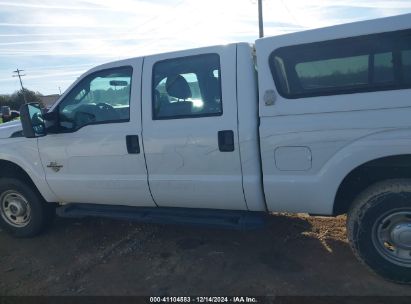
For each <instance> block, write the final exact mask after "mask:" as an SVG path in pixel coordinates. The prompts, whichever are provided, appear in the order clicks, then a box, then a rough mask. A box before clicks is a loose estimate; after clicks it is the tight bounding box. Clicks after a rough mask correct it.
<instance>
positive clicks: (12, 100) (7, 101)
mask: <svg viewBox="0 0 411 304" xmlns="http://www.w3.org/2000/svg"><path fill="white" fill-rule="evenodd" d="M23 93H24V96H23ZM41 95H42V94H41V93H40V92H34V91H30V90H27V89H24V92H23V90H18V91H16V92H14V93H13V94H11V95H0V108H1V107H2V106H9V107H10V109H12V110H17V111H18V110H20V106H21V105H22V104H24V97H25V98H26V100H27V102H38V103H40V104H42V101H41V99H40V96H41Z"/></svg>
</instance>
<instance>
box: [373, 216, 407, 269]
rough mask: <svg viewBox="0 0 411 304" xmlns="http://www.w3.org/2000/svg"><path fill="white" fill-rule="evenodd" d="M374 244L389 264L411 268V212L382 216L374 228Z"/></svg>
mask: <svg viewBox="0 0 411 304" xmlns="http://www.w3.org/2000/svg"><path fill="white" fill-rule="evenodd" d="M373 242H374V245H375V247H376V248H377V250H378V252H379V253H380V254H381V255H382V256H383V257H384V258H385V259H386V260H388V261H389V262H391V263H394V264H396V265H399V266H405V267H411V210H401V211H394V212H391V213H389V214H385V215H383V216H381V217H380V218H379V219H378V220H377V222H376V223H375V225H374V227H373Z"/></svg>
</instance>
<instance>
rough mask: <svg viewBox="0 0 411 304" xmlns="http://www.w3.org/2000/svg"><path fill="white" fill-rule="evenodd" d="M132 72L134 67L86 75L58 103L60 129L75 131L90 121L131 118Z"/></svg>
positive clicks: (114, 120)
mask: <svg viewBox="0 0 411 304" xmlns="http://www.w3.org/2000/svg"><path fill="white" fill-rule="evenodd" d="M131 76H132V68H131V67H120V68H113V69H107V70H102V71H99V72H95V73H93V74H91V75H89V76H86V77H85V78H84V79H83V80H82V81H80V82H79V83H78V84H77V86H75V87H74V88H73V89H72V90H71V91H70V93H69V94H68V95H67V96H66V98H65V99H64V100H63V101H62V102H61V103H60V104H59V106H58V110H59V124H60V129H61V131H74V130H77V129H80V128H81V127H83V126H85V125H89V124H99V123H115V122H124V121H129V119H130V92H131Z"/></svg>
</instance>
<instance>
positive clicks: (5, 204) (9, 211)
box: [0, 190, 31, 228]
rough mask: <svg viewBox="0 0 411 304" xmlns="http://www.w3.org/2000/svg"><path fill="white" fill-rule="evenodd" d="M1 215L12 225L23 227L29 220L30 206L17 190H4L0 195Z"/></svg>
mask: <svg viewBox="0 0 411 304" xmlns="http://www.w3.org/2000/svg"><path fill="white" fill-rule="evenodd" d="M0 204H1V205H0V213H1V217H2V218H3V219H4V220H5V221H6V222H7V223H8V224H9V225H11V226H13V227H19V228H21V227H25V226H27V225H28V223H29V222H30V217H31V208H30V204H29V202H28V201H27V199H26V198H25V197H24V196H23V195H22V194H20V193H19V192H17V191H14V190H9V191H5V192H3V193H2V194H1V196H0Z"/></svg>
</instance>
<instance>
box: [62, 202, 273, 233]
mask: <svg viewBox="0 0 411 304" xmlns="http://www.w3.org/2000/svg"><path fill="white" fill-rule="evenodd" d="M57 214H58V215H59V216H61V217H68V218H84V217H104V218H114V219H124V220H132V221H137V222H141V223H155V224H179V225H192V226H203V227H204V226H207V227H218V228H227V229H237V230H251V229H258V228H263V227H264V226H265V219H266V217H267V215H266V213H265V212H252V211H237V210H218V209H195V208H166V207H158V208H157V207H131V206H112V205H96V204H67V205H64V206H61V207H59V208H57Z"/></svg>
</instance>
